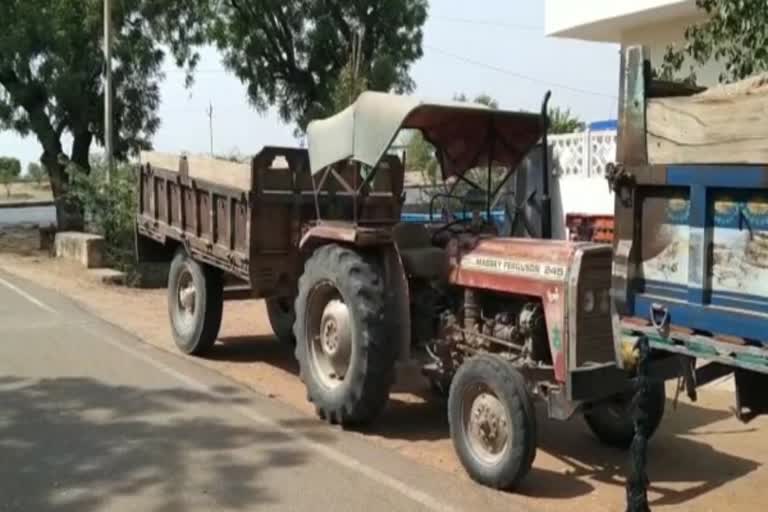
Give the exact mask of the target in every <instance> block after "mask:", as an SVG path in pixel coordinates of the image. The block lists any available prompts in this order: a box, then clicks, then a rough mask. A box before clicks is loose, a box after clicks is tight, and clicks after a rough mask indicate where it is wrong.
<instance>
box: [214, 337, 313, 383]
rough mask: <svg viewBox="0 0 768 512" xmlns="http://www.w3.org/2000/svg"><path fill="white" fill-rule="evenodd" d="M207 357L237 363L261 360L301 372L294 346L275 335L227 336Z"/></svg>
mask: <svg viewBox="0 0 768 512" xmlns="http://www.w3.org/2000/svg"><path fill="white" fill-rule="evenodd" d="M206 358H207V359H211V360H214V361H229V362H236V363H253V362H261V363H266V364H269V365H272V366H274V367H275V368H280V369H281V370H284V371H286V372H289V373H292V374H294V375H298V374H299V365H298V363H297V362H296V359H295V358H294V357H293V347H290V346H287V345H286V344H285V343H283V342H281V341H280V340H278V339H277V338H276V337H274V336H225V337H222V338H219V340H218V343H216V344H215V345H214V346H213V348H212V349H211V351H210V353H208V354H207V355H206Z"/></svg>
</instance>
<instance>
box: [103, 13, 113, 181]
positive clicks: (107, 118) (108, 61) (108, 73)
mask: <svg viewBox="0 0 768 512" xmlns="http://www.w3.org/2000/svg"><path fill="white" fill-rule="evenodd" d="M104 63H105V66H104V152H105V153H106V157H107V183H109V180H110V175H111V174H112V170H113V167H114V160H113V156H114V152H113V144H112V134H113V129H112V0H104Z"/></svg>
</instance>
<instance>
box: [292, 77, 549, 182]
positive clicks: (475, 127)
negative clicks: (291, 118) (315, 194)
mask: <svg viewBox="0 0 768 512" xmlns="http://www.w3.org/2000/svg"><path fill="white" fill-rule="evenodd" d="M401 128H410V129H417V130H420V131H421V132H422V133H423V134H424V138H426V139H427V140H428V141H429V142H430V143H431V144H432V145H433V146H434V147H435V149H436V153H437V158H438V161H439V163H440V167H441V168H442V170H443V178H448V177H450V176H453V175H461V174H463V173H465V172H466V171H467V170H469V169H471V168H474V167H478V166H482V165H487V164H488V163H489V160H491V159H492V160H493V162H494V163H496V164H498V165H503V166H505V167H507V168H510V169H511V168H514V167H516V166H517V165H518V164H519V163H520V161H521V160H522V159H523V158H524V157H525V155H526V154H527V153H528V151H529V150H530V149H531V148H532V147H533V146H534V145H535V144H536V143H537V142H538V141H539V139H540V138H541V136H542V135H543V134H544V130H545V122H544V121H543V119H542V117H541V116H539V115H538V114H531V113H524V112H511V111H504V110H496V109H491V108H489V107H487V106H485V105H480V104H476V103H461V102H455V101H453V102H434V101H425V100H421V99H418V98H413V97H409V96H399V95H395V94H386V93H380V92H364V93H363V94H361V95H360V97H358V99H357V101H355V103H353V104H352V105H350V106H349V107H347V108H346V109H345V110H343V111H342V112H340V113H338V114H336V115H335V116H332V117H329V118H326V119H321V120H317V121H312V122H311V123H309V126H308V128H307V140H308V145H309V159H310V167H311V170H312V174H316V173H318V172H319V171H320V170H322V169H324V168H325V167H327V166H329V165H332V164H334V163H336V162H339V161H342V160H347V159H352V160H355V161H357V162H360V163H362V164H365V165H368V166H371V167H374V166H376V165H377V164H378V163H379V160H381V158H382V156H383V155H384V153H385V152H386V151H387V149H388V148H389V146H390V145H391V144H392V142H393V141H394V139H395V137H396V136H397V134H398V132H399V131H400V129H401Z"/></svg>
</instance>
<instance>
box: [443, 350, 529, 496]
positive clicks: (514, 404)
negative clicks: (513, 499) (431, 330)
mask: <svg viewBox="0 0 768 512" xmlns="http://www.w3.org/2000/svg"><path fill="white" fill-rule="evenodd" d="M448 422H449V424H450V429H451V439H452V440H453V446H454V449H455V450H456V454H457V455H458V457H459V460H460V461H461V463H462V465H463V466H464V469H465V470H466V471H467V473H468V474H469V476H470V477H472V479H473V480H475V481H476V482H479V483H481V484H483V485H487V486H489V487H493V488H496V489H512V488H514V487H515V486H517V485H518V483H519V482H520V481H521V480H522V479H523V477H525V475H526V474H528V472H529V471H530V469H531V466H532V465H533V459H534V458H535V457H536V431H537V428H536V414H535V410H534V407H533V403H532V401H531V396H530V394H529V393H528V390H527V389H526V386H525V378H524V377H523V375H522V374H521V373H520V372H519V371H517V370H516V369H515V368H513V367H512V366H511V365H510V364H509V362H507V361H505V360H504V359H502V358H501V357H499V356H495V355H492V354H483V355H480V356H477V357H473V358H472V359H469V360H467V361H466V362H464V363H463V364H462V365H461V366H460V367H459V370H458V371H457V372H456V376H455V377H454V378H453V382H452V383H451V390H450V394H449V397H448Z"/></svg>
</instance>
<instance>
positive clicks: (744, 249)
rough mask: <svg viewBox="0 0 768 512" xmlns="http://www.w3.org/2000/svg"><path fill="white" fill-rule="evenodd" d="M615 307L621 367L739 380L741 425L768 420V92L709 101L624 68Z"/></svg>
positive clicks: (629, 63)
mask: <svg viewBox="0 0 768 512" xmlns="http://www.w3.org/2000/svg"><path fill="white" fill-rule="evenodd" d="M622 69H623V72H622V81H621V97H620V126H619V143H618V158H617V163H616V164H615V165H613V166H611V168H610V169H609V172H608V173H607V174H608V179H609V182H610V184H611V187H612V188H613V190H614V191H615V198H616V199H615V201H616V206H615V219H614V223H615V225H614V241H613V248H614V263H613V270H612V286H611V289H612V297H613V303H614V304H613V306H614V307H613V309H614V324H613V325H614V340H615V343H616V353H617V362H618V364H619V366H621V367H624V368H631V367H632V366H633V365H634V363H635V362H636V358H637V353H636V351H634V350H633V348H632V347H633V346H634V344H635V343H636V341H637V340H638V338H640V337H645V338H646V339H647V340H648V343H649V345H650V348H651V366H650V369H649V374H650V375H651V376H652V377H655V378H657V379H680V381H681V384H684V386H685V389H686V390H687V392H688V394H689V396H690V397H691V398H693V399H695V397H696V388H697V387H698V386H702V385H704V384H706V383H708V382H712V381H713V380H716V379H719V378H722V377H725V376H727V375H731V374H733V376H734V382H735V391H736V407H735V409H734V410H735V412H736V414H737V416H738V417H739V418H740V419H742V420H744V421H748V420H749V419H751V418H754V417H755V416H756V415H759V414H764V413H766V412H768V394H766V393H765V389H766V388H768V128H767V127H766V119H768V86H766V84H768V80H766V78H765V77H757V78H753V79H749V80H746V81H743V82H740V83H736V84H731V85H726V86H719V87H716V88H712V89H709V90H706V91H705V90H703V89H700V88H695V87H690V86H686V85H682V84H674V83H666V82H658V81H654V80H652V79H651V71H650V69H651V68H650V62H649V61H648V59H647V55H646V54H645V52H644V49H643V48H642V47H632V48H629V49H627V50H626V52H625V54H624V56H623V60H622Z"/></svg>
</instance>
